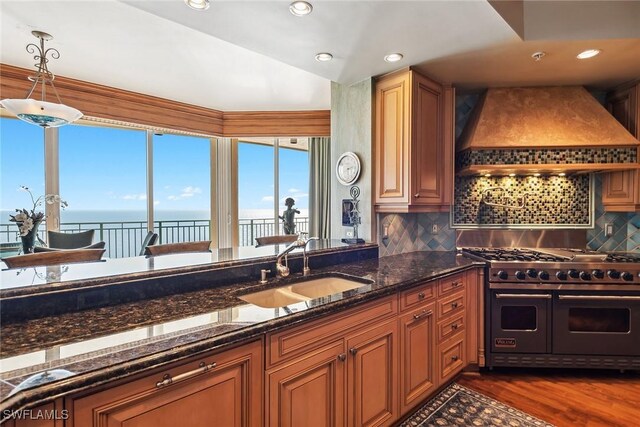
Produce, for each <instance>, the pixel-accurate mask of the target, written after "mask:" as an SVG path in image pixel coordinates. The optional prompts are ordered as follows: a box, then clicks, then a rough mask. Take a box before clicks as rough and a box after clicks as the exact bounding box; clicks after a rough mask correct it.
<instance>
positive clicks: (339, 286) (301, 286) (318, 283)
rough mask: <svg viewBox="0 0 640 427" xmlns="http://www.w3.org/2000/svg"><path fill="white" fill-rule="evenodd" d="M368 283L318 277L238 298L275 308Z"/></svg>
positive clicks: (337, 292) (342, 278)
mask: <svg viewBox="0 0 640 427" xmlns="http://www.w3.org/2000/svg"><path fill="white" fill-rule="evenodd" d="M369 283H370V282H362V281H356V280H350V279H346V278H344V277H336V276H328V277H319V278H317V279H310V280H303V281H301V282H297V283H294V284H291V285H287V286H282V287H280V288H274V289H267V290H264V291H260V292H254V293H252V294H247V295H242V296H240V297H239V298H240V299H241V300H243V301H246V302H248V303H251V304H255V305H257V306H259V307H263V308H277V307H284V306H286V305H290V304H297V303H299V302H303V301H309V300H310V299H314V298H322V297H326V296H328V295H333V294H339V293H342V292H346V291H350V290H352V289H356V288H359V287H361V286H366V285H367V284H369Z"/></svg>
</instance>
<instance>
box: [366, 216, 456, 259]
mask: <svg viewBox="0 0 640 427" xmlns="http://www.w3.org/2000/svg"><path fill="white" fill-rule="evenodd" d="M378 224H379V226H380V232H379V235H378V242H380V256H381V257H382V256H388V255H397V254H402V253H407V252H413V251H453V250H455V248H456V233H455V230H453V229H452V228H451V227H449V214H448V213H422V214H378ZM385 224H387V225H388V236H389V237H388V238H386V239H383V236H382V233H383V230H384V225H385ZM434 225H436V226H437V232H436V233H433V232H432V231H433V226H434Z"/></svg>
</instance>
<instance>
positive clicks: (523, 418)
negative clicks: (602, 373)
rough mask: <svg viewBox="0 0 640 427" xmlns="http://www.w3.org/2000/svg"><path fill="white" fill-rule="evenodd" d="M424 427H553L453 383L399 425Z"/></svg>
mask: <svg viewBox="0 0 640 427" xmlns="http://www.w3.org/2000/svg"><path fill="white" fill-rule="evenodd" d="M427 426H438V427H439V426H456V427H458V426H459V427H471V426H499V427H534V426H535V427H553V425H552V424H549V423H547V422H546V421H542V420H539V419H537V418H535V417H532V416H531V415H529V414H526V413H524V412H522V411H518V410H517V409H514V408H512V407H511V406H507V405H505V404H504V403H502V402H498V401H497V400H493V399H491V398H489V397H487V396H485V395H484V394H480V393H478V392H475V391H473V390H469V389H468V388H464V387H462V386H461V385H458V384H456V383H453V384H451V385H450V386H449V387H447V388H446V389H444V390H443V391H442V392H440V394H438V395H437V396H436V397H434V398H433V399H431V400H430V401H429V402H427V403H426V404H425V405H424V406H422V407H421V408H420V409H418V411H417V412H416V413H415V414H414V415H413V416H412V417H411V418H409V419H408V420H406V421H405V422H404V423H402V425H401V427H427Z"/></svg>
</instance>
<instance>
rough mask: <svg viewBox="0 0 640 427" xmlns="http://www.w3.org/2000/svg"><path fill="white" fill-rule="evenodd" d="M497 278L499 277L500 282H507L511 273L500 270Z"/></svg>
mask: <svg viewBox="0 0 640 427" xmlns="http://www.w3.org/2000/svg"><path fill="white" fill-rule="evenodd" d="M496 276H498V279H500V280H507V279H508V278H509V273H507V272H506V271H504V270H500V271H498V274H496Z"/></svg>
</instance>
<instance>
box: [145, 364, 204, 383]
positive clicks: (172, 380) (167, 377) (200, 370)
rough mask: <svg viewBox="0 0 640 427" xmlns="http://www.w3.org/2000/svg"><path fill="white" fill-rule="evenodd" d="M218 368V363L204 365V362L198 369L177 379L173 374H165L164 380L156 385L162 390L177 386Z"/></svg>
mask: <svg viewBox="0 0 640 427" xmlns="http://www.w3.org/2000/svg"><path fill="white" fill-rule="evenodd" d="M215 367H216V362H213V363H209V364H207V363H204V362H200V365H198V368H196V369H194V370H192V371H188V372H184V373H182V374H178V375H176V376H175V377H172V376H171V374H164V376H163V377H162V379H161V380H160V381H158V382H157V383H156V388H162V387H167V386H170V385H171V384H175V383H178V382H181V381H184V380H186V379H189V378H191V377H195V376H197V375H200V374H204V373H205V372H207V371H209V370H211V369H213V368H215Z"/></svg>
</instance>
